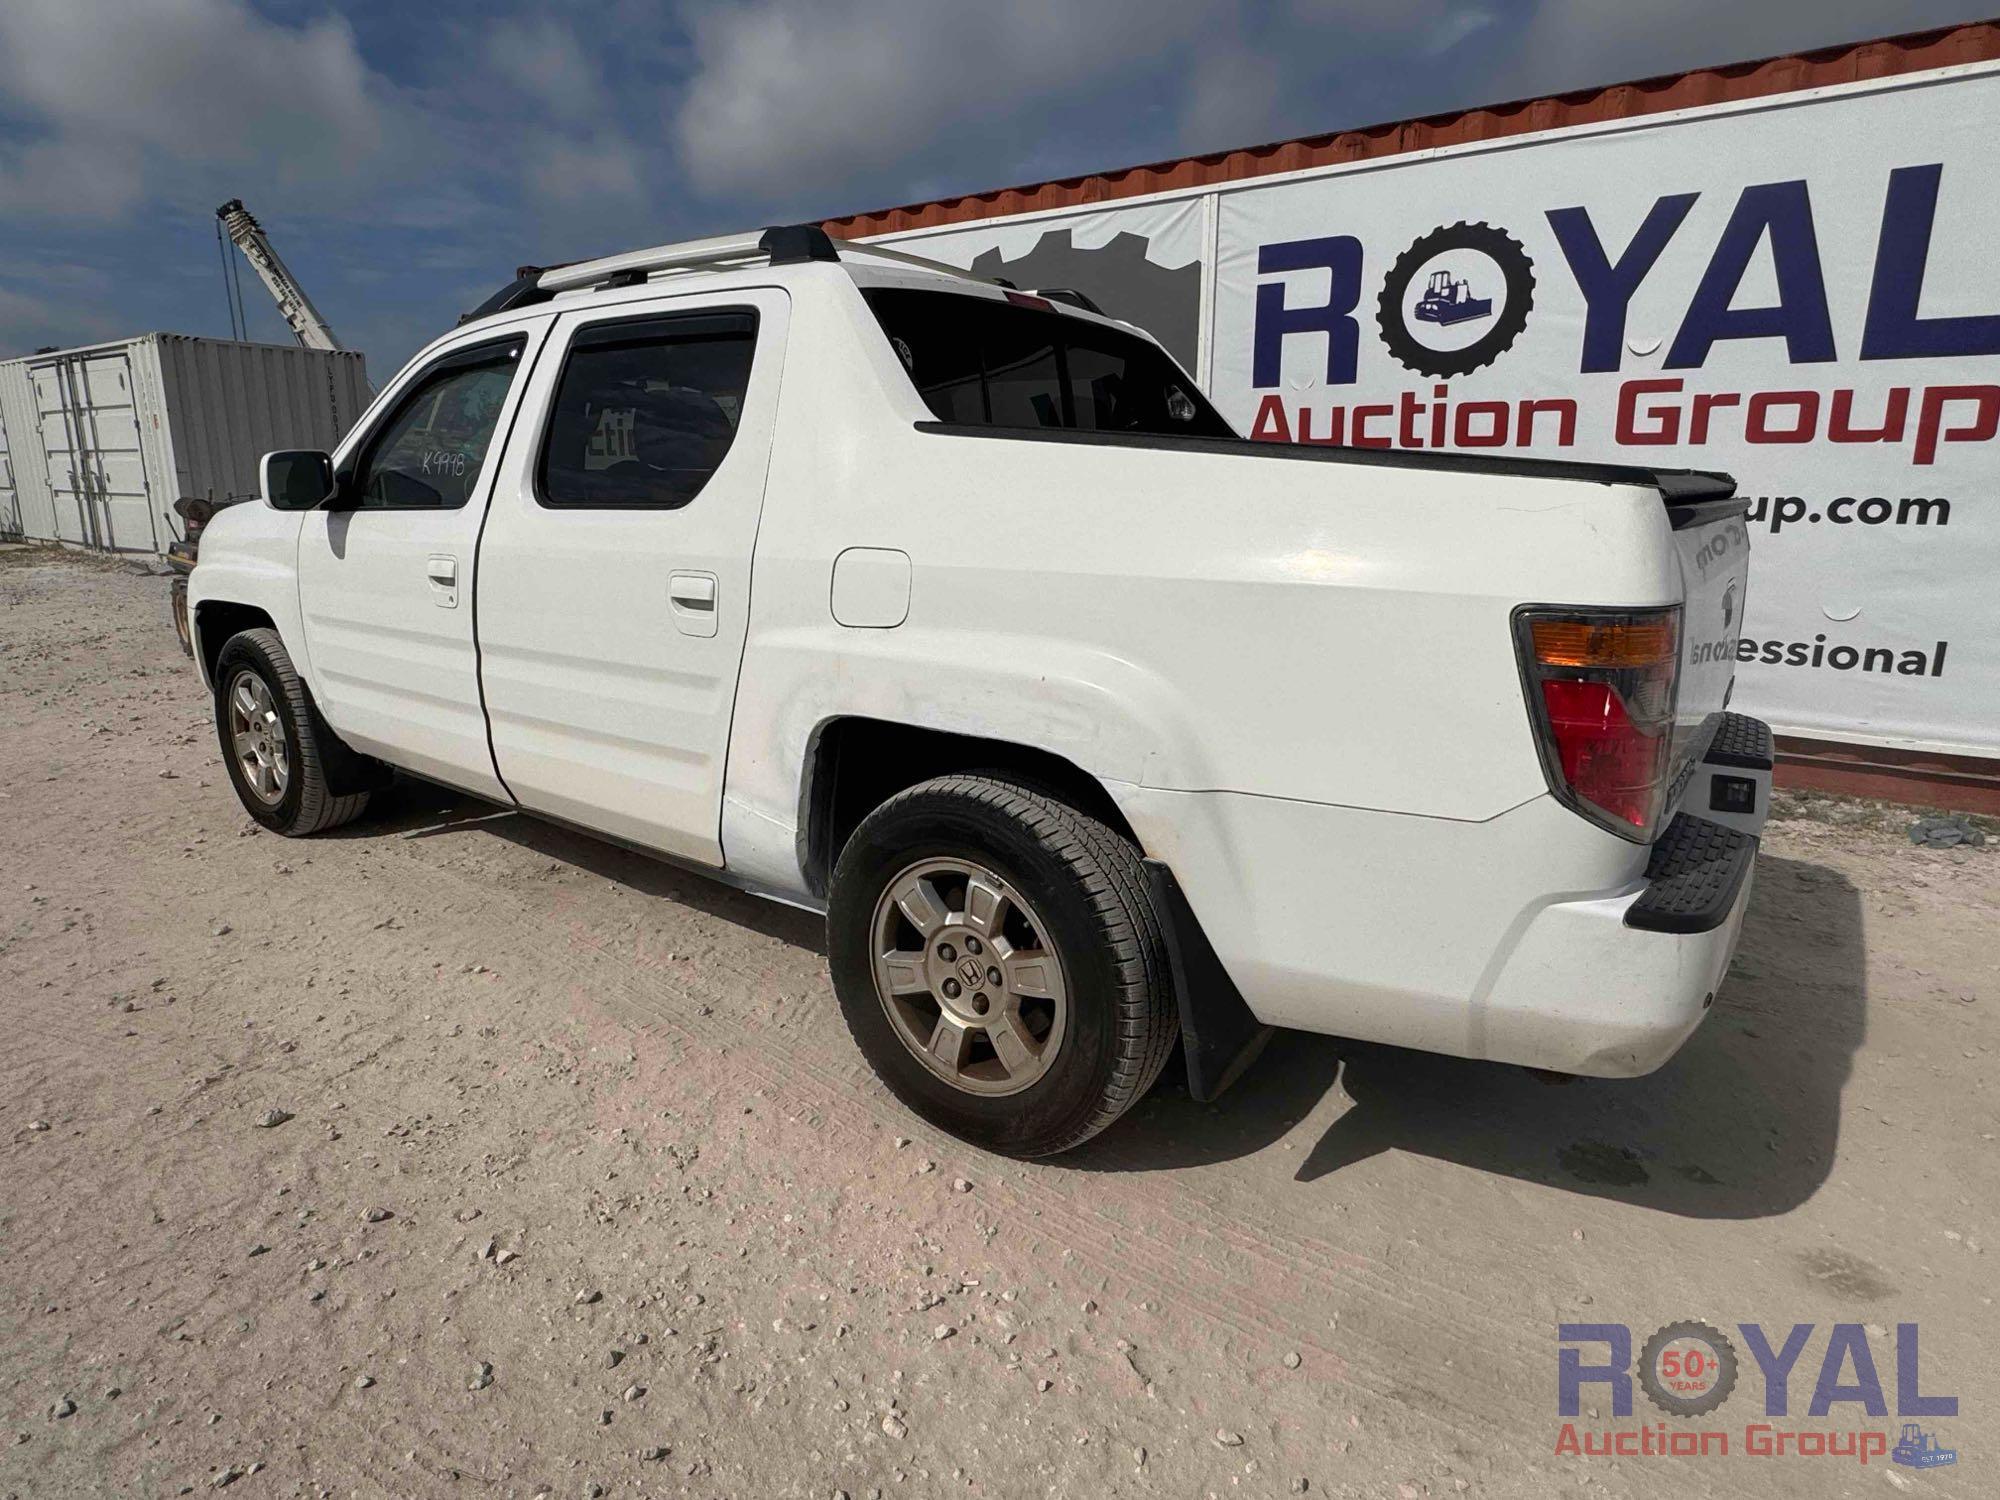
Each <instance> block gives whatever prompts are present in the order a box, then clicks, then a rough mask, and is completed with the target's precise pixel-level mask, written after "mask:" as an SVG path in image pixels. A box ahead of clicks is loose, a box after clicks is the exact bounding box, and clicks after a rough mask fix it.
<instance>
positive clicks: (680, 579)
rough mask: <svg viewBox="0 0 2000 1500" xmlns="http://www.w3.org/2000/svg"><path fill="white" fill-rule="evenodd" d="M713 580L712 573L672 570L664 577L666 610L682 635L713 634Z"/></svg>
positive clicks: (714, 609) (714, 604)
mask: <svg viewBox="0 0 2000 1500" xmlns="http://www.w3.org/2000/svg"><path fill="white" fill-rule="evenodd" d="M716 603H717V599H716V581H715V575H714V574H713V573H675V574H672V575H670V576H669V577H668V579H667V610H668V613H670V614H671V615H672V616H673V617H674V629H676V630H678V631H679V632H680V633H681V634H682V635H694V636H712V635H714V634H715V616H716Z"/></svg>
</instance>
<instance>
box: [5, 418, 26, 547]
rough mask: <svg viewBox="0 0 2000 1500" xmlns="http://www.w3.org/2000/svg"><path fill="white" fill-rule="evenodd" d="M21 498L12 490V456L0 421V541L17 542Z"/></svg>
mask: <svg viewBox="0 0 2000 1500" xmlns="http://www.w3.org/2000/svg"><path fill="white" fill-rule="evenodd" d="M22 535H23V533H22V531H21V498H20V495H19V493H18V492H17V491H16V490H15V488H14V456H13V454H12V453H10V452H9V451H8V449H7V424H6V422H5V421H4V420H0V541H8V542H16V541H19V540H20V539H21V537H22Z"/></svg>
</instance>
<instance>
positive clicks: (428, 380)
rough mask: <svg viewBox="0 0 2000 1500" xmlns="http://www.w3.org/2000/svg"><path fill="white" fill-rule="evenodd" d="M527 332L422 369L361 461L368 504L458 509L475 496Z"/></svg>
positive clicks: (361, 501)
mask: <svg viewBox="0 0 2000 1500" xmlns="http://www.w3.org/2000/svg"><path fill="white" fill-rule="evenodd" d="M526 342H527V341H526V340H525V339H520V338H513V339H508V340H505V341H504V342H501V343H495V344H481V345H479V346H477V347H475V348H471V349H461V350H458V351H456V352H454V353H451V354H447V355H446V356H445V357H444V358H443V359H441V360H439V361H438V362H437V363H436V364H434V365H432V366H431V367H430V368H429V369H428V370H426V371H425V372H424V373H423V374H422V375H421V376H419V377H418V379H417V382H416V384H415V385H414V386H412V387H411V388H410V390H409V391H408V392H407V393H406V394H405V395H404V396H403V399H402V400H401V401H399V402H398V403H397V404H396V409H395V411H393V412H392V413H391V414H390V416H389V419H388V420H387V421H386V422H384V423H383V424H382V427H381V430H380V431H379V432H378V433H377V434H376V436H375V437H374V438H373V439H372V440H371V441H370V442H369V444H368V451H367V453H366V454H365V455H364V456H363V458H362V460H361V462H360V463H359V464H358V465H357V466H356V469H355V472H354V475H353V478H352V479H351V480H350V481H349V483H350V485H351V486H352V492H353V495H354V501H355V503H356V504H357V505H359V506H361V507H362V508H363V509H367V510H412V509H420V510H456V509H457V508H458V507H459V506H461V505H463V504H465V502H466V501H467V500H468V499H470V498H471V497H472V491H473V489H474V487H475V486H477V485H478V483H479V471H480V470H481V469H482V468H484V467H485V464H486V450H487V449H488V448H489V447H491V446H492V443H493V428H494V426H495V424H496V423H498V422H499V420H500V407H501V405H502V403H504V402H505V401H506V399H507V387H508V386H510V385H511V384H513V381H514V371H515V368H516V367H517V366H518V365H519V364H520V360H521V350H522V348H523V347H524V346H525V344H526Z"/></svg>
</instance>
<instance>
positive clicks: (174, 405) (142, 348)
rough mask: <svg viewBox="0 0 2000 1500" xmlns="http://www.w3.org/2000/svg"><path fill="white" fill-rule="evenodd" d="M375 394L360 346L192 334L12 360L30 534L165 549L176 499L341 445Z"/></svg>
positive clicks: (5, 377) (12, 455) (12, 412)
mask: <svg viewBox="0 0 2000 1500" xmlns="http://www.w3.org/2000/svg"><path fill="white" fill-rule="evenodd" d="M368 399H369V392H368V378H367V372H366V368H365V365H364V362H363V360H362V357H361V355H359V354H357V353H351V352H340V353H329V352H326V351H323V350H317V349H299V348H292V347H289V346H284V345H275V344H246V343H237V342H234V341H230V340H223V339H201V338H190V337H187V336H185V335H182V334H167V333H149V334H143V335H141V336H139V337H138V338H133V339H127V340H123V341H121V342H118V343H112V344H96V345H91V346H89V347H87V348H82V349H62V350H55V351H52V352H50V353H47V354H33V355H28V356H26V357H24V358H21V359H14V360H8V361H6V362H4V363H0V428H4V430H5V432H6V434H7V457H8V460H9V469H10V470H11V478H12V483H13V506H14V509H15V510H16V511H17V512H18V514H19V529H20V533H21V534H22V535H24V536H26V537H28V538H30V539H35V540H49V541H61V542H66V543H69V544H71V545H74V546H81V547H90V548H94V549H98V550H103V551H113V552H127V553H138V554H146V553H158V552H160V551H162V550H164V548H165V547H166V545H167V543H168V542H170V541H171V540H172V539H173V537H174V535H175V534H176V531H175V527H174V526H173V525H170V524H169V523H168V522H167V520H166V519H165V513H166V512H168V511H169V510H170V508H171V507H172V505H173V502H174V501H175V500H177V499H179V498H180V497H181V496H183V495H194V496H200V497H204V498H206V497H208V496H211V495H212V496H214V497H215V498H216V499H223V498H226V497H228V496H232V495H239V496H240V495H249V494H254V493H255V492H256V488H257V461H258V459H259V458H260V457H262V456H263V454H264V453H266V452H268V451H269V450H271V449H273V448H327V449H331V448H332V447H333V446H334V444H335V443H337V442H338V441H339V440H340V438H341V436H342V435H343V434H345V433H346V431H347V429H348V428H349V427H351V426H353V425H354V422H355V419H356V418H358V417H359V416H360V415H361V412H362V410H363V408H364V407H366V405H367V404H368ZM5 504H6V501H5V498H4V492H0V506H4V505H5ZM5 515H6V512H5V510H4V509H0V521H4V518H5Z"/></svg>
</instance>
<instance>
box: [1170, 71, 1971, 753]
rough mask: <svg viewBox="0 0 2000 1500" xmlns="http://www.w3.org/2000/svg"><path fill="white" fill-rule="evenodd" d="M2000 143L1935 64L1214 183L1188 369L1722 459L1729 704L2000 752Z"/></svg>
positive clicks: (1232, 410)
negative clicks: (1740, 577)
mask: <svg viewBox="0 0 2000 1500" xmlns="http://www.w3.org/2000/svg"><path fill="white" fill-rule="evenodd" d="M1996 137H2000V79H1996V78H1995V76H1993V75H1991V74H1981V75H1973V76H1953V77H1939V76H1935V75H1934V76H1932V77H1931V78H1929V79H1927V80H1924V81H1921V82H1917V83H1914V84H1912V83H1907V82H1906V83H1903V84H1900V85H1897V86H1893V87H1888V88H1882V89H1876V90H1870V91H1868V92H1842V93H1837V94H1833V95H1828V96H1821V97H1811V96H1795V97H1793V98H1791V99H1780V100H1773V101H1768V102H1766V103H1764V104H1761V105H1759V106H1757V107H1754V108H1741V109H1737V110H1733V111H1729V112H1715V113H1709V114H1706V115H1702V116H1698V117H1691V118H1690V117H1681V118H1672V117H1670V118H1664V119H1662V120H1659V121H1655V122H1651V123H1645V122H1621V123H1619V124H1617V125H1615V126H1612V127H1607V128H1594V129H1592V130H1591V131H1589V132H1577V133H1571V134H1566V135H1561V136H1554V137H1544V138H1541V139H1539V140H1529V141H1525V142H1519V143H1514V144H1507V143H1500V144H1497V145H1495V146H1493V147H1486V148H1476V149H1470V150H1466V151H1463V152H1458V153H1453V154H1446V155H1443V156H1438V157H1431V158H1426V157H1418V156H1409V157H1400V158H1389V159H1387V160H1384V161H1381V162H1376V163H1368V164H1363V165H1360V166H1357V167H1355V168H1352V169H1345V170H1340V171H1336V172H1332V173H1328V174H1326V175H1320V176H1314V177H1302V178H1296V179H1290V180H1285V181H1279V182H1274V183H1271V184H1269V185H1266V186H1245V187H1241V188H1230V189H1227V190H1224V191H1223V192H1222V193H1221V194H1220V195H1219V203H1218V207H1217V211H1218V212H1219V215H1220V222H1219V226H1218V230H1217V246H1218V250H1217V255H1216V263H1215V266H1214V288H1213V293H1212V296H1213V303H1214V313H1213V324H1212V328H1211V339H1212V344H1211V349H1210V358H1211V369H1210V371H1209V380H1208V385H1209V387H1210V390H1211V394H1212V395H1213V396H1214V397H1215V398H1216V400H1217V402H1218V404H1219V405H1220V406H1221V407H1222V409H1223V410H1224V411H1225V412H1226V413H1227V414H1228V415H1229V416H1230V418H1231V419H1232V420H1233V421H1235V422H1236V423H1237V424H1238V426H1239V428H1240V429H1241V430H1242V431H1243V432H1245V433H1246V434H1250V435H1253V436H1257V437H1260V438H1267V439H1274V440H1287V441H1292V442H1323V443H1352V444H1362V445H1372V446H1379V447H1389V446H1395V447H1407V448H1457V449H1463V450H1468V451H1474V452H1485V453H1495V454H1523V453H1525V454H1535V455H1540V456H1544V457H1550V458H1556V457H1563V458H1578V459H1604V460H1615V461H1620V462H1626V463H1641V464H1647V465H1656V466H1687V467H1695V468H1712V469H1726V470H1728V471H1729V472H1731V473H1733V474H1734V475H1735V476H1736V477H1737V479H1738V482H1739V484H1740V487H1741V491H1742V493H1744V494H1745V495H1748V496H1750V497H1752V498H1753V508H1752V511H1751V527H1752V532H1751V534H1752V539H1753V545H1754V551H1753V555H1752V561H1751V582H1750V593H1749V600H1748V608H1747V612H1746V622H1745V629H1744V634H1743V639H1742V643H1741V646H1740V648H1739V649H1740V658H1739V659H1740V665H1739V668H1738V687H1737V693H1736V703H1737V705H1738V706H1740V707H1744V708H1747V709H1748V710H1749V711H1751V712H1753V713H1758V714H1760V715H1762V716H1764V717H1766V718H1769V719H1770V720H1771V721H1772V722H1773V724H1774V725H1775V726H1777V727H1778V728H1779V729H1780V730H1792V731H1796V732H1802V733H1806V734H1816V735H1824V736H1826V737H1829V738H1835V739H1840V738H1863V739H1878V740H1886V741H1917V742H1923V743H1927V744H1931V745H1939V746H1950V747H1959V748H1965V749H1973V750H1977V751H1980V752H1984V753H1989V754H1991V753H2000V648H1996V644H1995V639H1994V635H1995V632H1994V629H1993V625H1994V621H1995V615H1996V605H1995V597H1996V573H2000V544H1996V515H1995V511H1996V508H2000V502H1996V500H1995V497H1994V490H1995V487H1996V479H2000V468H1997V467H1996V460H2000V446H1996V442H1995V434H1996V431H1997V430H2000V269H1996V255H1995V247H1996V245H2000V191H1997V189H2000V161H1996V159H1995V152H1994V144H1993V143H1994V141H1995V139H1996ZM1578 524H1579V525H1585V524H1587V521H1586V520H1585V519H1584V513H1583V512H1581V511H1580V512H1579V519H1578ZM1452 544H1453V542H1452V539H1451V538H1450V537H1446V536H1440V537H1439V538H1438V545H1439V546H1441V547H1448V546H1451V545H1452Z"/></svg>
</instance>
